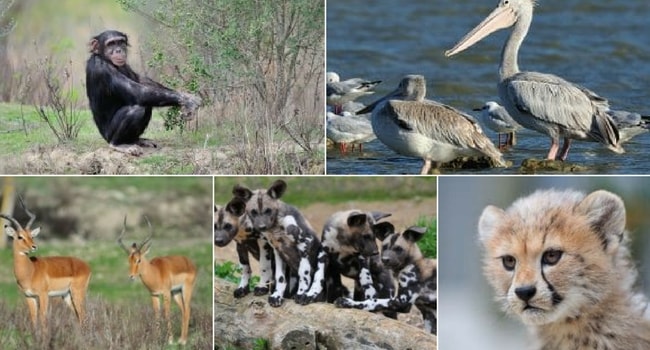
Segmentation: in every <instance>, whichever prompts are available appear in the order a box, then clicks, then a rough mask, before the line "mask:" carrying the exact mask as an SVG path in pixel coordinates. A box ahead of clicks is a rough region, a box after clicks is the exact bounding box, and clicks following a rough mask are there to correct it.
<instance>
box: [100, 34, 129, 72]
mask: <svg viewBox="0 0 650 350" xmlns="http://www.w3.org/2000/svg"><path fill="white" fill-rule="evenodd" d="M127 45H128V40H127V38H126V36H121V35H115V36H110V37H108V38H107V39H106V40H105V41H104V57H106V58H107V59H108V60H110V61H111V62H113V64H114V65H116V66H117V67H121V66H123V65H125V64H126V47H127Z"/></svg>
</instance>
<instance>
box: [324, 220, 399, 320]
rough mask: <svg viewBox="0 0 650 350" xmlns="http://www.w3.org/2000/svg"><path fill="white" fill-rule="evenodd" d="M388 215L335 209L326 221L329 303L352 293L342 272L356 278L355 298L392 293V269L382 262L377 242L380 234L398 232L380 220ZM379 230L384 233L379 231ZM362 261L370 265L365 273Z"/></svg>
mask: <svg viewBox="0 0 650 350" xmlns="http://www.w3.org/2000/svg"><path fill="white" fill-rule="evenodd" d="M388 216H390V214H385V213H379V212H368V213H367V212H363V211H360V210H356V209H355V210H346V211H339V212H336V213H334V214H332V216H330V217H329V219H328V220H327V221H326V222H325V225H324V227H323V236H322V245H323V249H324V250H325V252H327V254H328V260H327V263H326V274H325V275H326V276H327V281H326V286H327V301H328V302H333V301H334V300H336V299H337V298H338V297H343V296H349V292H348V291H347V289H346V288H345V287H344V286H343V284H342V283H341V275H343V276H346V277H350V278H352V279H354V280H355V288H354V297H353V298H354V300H365V299H372V298H389V297H390V296H391V295H393V293H394V291H395V283H394V282H393V279H392V277H391V275H390V271H389V270H387V269H385V268H384V266H383V264H382V263H381V257H380V255H379V249H378V248H377V241H376V239H377V238H376V237H377V236H378V235H385V233H388V232H389V233H392V232H394V231H395V228H394V227H393V225H392V224H390V223H389V222H381V223H378V222H377V221H379V220H381V219H383V218H385V217H388ZM378 231H382V232H381V233H376V232H378ZM360 259H364V260H366V261H364V262H362V261H361V260H360ZM362 264H364V265H367V267H368V269H367V270H364V273H363V274H362V273H361V272H362V270H361V266H362ZM393 316H394V315H393Z"/></svg>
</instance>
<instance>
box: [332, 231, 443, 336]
mask: <svg viewBox="0 0 650 350" xmlns="http://www.w3.org/2000/svg"><path fill="white" fill-rule="evenodd" d="M425 232H426V229H425V228H423V227H416V226H413V227H409V228H408V229H406V231H404V233H402V234H400V233H393V234H390V235H387V236H385V237H380V238H383V242H382V252H381V261H382V263H383V264H384V266H386V267H387V268H389V269H391V270H392V271H393V273H394V274H395V275H396V276H395V277H396V278H397V280H398V282H399V291H398V293H397V295H396V296H395V297H392V298H387V299H372V300H364V301H354V300H352V299H349V298H339V299H337V300H336V301H335V302H334V304H336V306H338V307H346V308H357V309H363V310H368V311H376V310H386V309H388V310H393V311H395V312H404V313H405V312H409V311H410V309H411V306H412V305H415V306H416V307H417V308H418V309H419V310H420V312H421V313H422V318H423V319H424V328H425V329H426V331H427V332H430V333H433V334H435V333H436V313H437V300H438V297H437V289H438V288H437V287H438V283H437V279H436V274H437V262H436V260H435V259H427V258H424V257H423V256H422V252H420V248H418V246H417V244H416V242H417V241H418V240H420V238H422V237H423V236H424V234H425ZM362 268H363V267H362Z"/></svg>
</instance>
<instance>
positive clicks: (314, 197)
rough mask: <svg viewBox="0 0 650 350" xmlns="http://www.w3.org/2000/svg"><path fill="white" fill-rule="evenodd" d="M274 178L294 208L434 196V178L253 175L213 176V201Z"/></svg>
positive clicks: (261, 184) (227, 199)
mask: <svg viewBox="0 0 650 350" xmlns="http://www.w3.org/2000/svg"><path fill="white" fill-rule="evenodd" d="M276 179H283V180H285V181H286V182H287V191H286V193H285V195H284V196H283V197H282V199H283V200H284V201H286V202H288V203H291V204H292V205H294V206H297V207H300V206H303V205H309V204H312V203H319V202H320V203H330V204H337V203H342V202H346V201H349V200H350V199H351V198H354V199H355V200H358V201H390V200H398V199H412V200H417V199H418V198H422V197H435V196H436V178H435V177H414V176H412V177H406V176H399V177H391V176H374V177H373V176H368V177H345V176H312V177H279V176H257V177H216V178H215V179H214V193H215V201H216V203H227V202H228V201H229V200H230V198H232V188H233V186H234V185H235V184H241V185H244V186H246V187H248V188H250V189H257V188H268V187H269V186H270V185H271V184H272V183H273V181H275V180H276Z"/></svg>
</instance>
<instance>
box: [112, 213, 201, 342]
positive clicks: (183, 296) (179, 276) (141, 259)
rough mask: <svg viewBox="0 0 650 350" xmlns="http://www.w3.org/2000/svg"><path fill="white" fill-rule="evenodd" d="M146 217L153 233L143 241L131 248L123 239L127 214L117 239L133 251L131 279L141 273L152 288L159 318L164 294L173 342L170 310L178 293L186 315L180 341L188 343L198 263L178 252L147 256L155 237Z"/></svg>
mask: <svg viewBox="0 0 650 350" xmlns="http://www.w3.org/2000/svg"><path fill="white" fill-rule="evenodd" d="M144 218H145V220H146V221H147V225H149V236H148V237H147V238H145V239H144V241H142V243H140V244H139V245H138V244H136V243H133V244H132V245H131V248H130V249H129V248H127V247H126V246H125V245H124V243H123V242H122V237H124V232H125V231H126V216H125V217H124V224H123V228H122V233H121V234H120V237H119V238H118V239H117V242H118V244H119V245H120V246H121V247H122V248H123V249H124V251H126V253H127V254H128V255H129V277H130V278H131V280H135V278H136V277H137V276H140V280H142V283H143V284H144V286H145V287H147V289H148V290H149V293H150V294H151V301H152V302H153V310H154V313H155V315H156V319H159V317H160V296H162V298H163V310H164V313H165V319H166V321H167V336H168V338H169V343H170V344H171V343H173V341H174V337H173V335H172V324H171V319H170V317H169V311H170V306H171V298H172V296H173V297H174V300H175V301H176V303H177V304H178V307H179V308H180V309H181V314H182V316H183V325H182V328H181V338H180V340H179V343H180V344H185V343H186V342H187V330H188V328H189V324H190V300H191V299H192V290H193V289H194V282H195V281H196V266H194V263H193V262H192V261H191V260H190V259H188V258H186V257H184V256H177V255H176V256H160V257H157V258H153V259H151V260H147V258H146V254H147V253H148V252H149V248H151V243H150V242H149V241H150V240H151V237H153V229H152V228H151V223H150V222H149V219H147V217H146V216H145V217H144Z"/></svg>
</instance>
